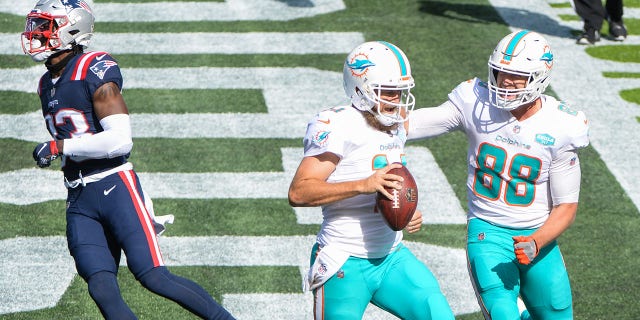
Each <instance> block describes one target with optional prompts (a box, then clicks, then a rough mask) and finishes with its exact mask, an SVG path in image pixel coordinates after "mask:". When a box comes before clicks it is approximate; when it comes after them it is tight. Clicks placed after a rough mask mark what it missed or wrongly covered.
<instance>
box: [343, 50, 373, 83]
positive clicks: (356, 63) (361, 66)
mask: <svg viewBox="0 0 640 320" xmlns="http://www.w3.org/2000/svg"><path fill="white" fill-rule="evenodd" d="M358 57H362V58H363V59H358ZM375 65H376V64H375V63H373V62H372V61H371V60H369V57H367V56H366V55H365V54H364V53H359V54H357V55H356V56H355V57H353V59H352V60H351V63H347V66H349V69H351V73H352V74H353V75H354V76H358V77H359V76H362V75H364V74H365V73H367V68H369V67H373V66H375Z"/></svg>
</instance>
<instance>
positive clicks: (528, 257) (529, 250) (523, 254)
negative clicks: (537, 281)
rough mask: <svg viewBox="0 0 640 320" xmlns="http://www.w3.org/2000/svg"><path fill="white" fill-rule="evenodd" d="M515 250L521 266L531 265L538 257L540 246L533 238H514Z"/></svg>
mask: <svg viewBox="0 0 640 320" xmlns="http://www.w3.org/2000/svg"><path fill="white" fill-rule="evenodd" d="M513 250H514V252H515V253H516V258H517V259H518V262H520V263H521V264H530V263H531V261H533V259H535V258H536V256H537V255H538V245H537V244H536V241H535V240H533V238H532V237H525V236H517V237H513Z"/></svg>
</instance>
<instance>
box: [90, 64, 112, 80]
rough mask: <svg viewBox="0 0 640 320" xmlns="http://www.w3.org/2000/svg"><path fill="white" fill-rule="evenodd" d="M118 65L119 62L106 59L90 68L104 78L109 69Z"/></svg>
mask: <svg viewBox="0 0 640 320" xmlns="http://www.w3.org/2000/svg"><path fill="white" fill-rule="evenodd" d="M117 65H118V63H116V62H115V61H111V60H105V61H98V62H97V63H96V64H94V65H92V66H91V68H89V69H90V70H91V72H93V73H95V74H96V76H98V78H100V79H101V80H102V79H103V78H104V74H105V73H106V72H107V70H109V68H111V67H113V66H117Z"/></svg>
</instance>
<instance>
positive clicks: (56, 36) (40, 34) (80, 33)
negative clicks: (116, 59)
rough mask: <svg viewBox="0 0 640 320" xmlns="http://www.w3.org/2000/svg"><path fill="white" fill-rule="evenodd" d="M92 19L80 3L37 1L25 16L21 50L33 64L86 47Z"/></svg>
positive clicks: (76, 1) (89, 38)
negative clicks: (62, 52)
mask: <svg viewBox="0 0 640 320" xmlns="http://www.w3.org/2000/svg"><path fill="white" fill-rule="evenodd" d="M94 20H95V18H94V16H93V13H92V12H91V8H90V7H89V5H88V4H87V3H86V2H85V1H83V0H40V1H38V3H37V4H36V6H35V7H34V8H33V10H31V12H30V13H29V14H28V15H27V24H26V25H25V28H24V32H23V33H22V36H21V38H22V50H23V51H24V53H26V54H28V55H30V56H31V58H32V59H33V60H34V61H38V62H41V61H44V60H46V59H47V58H49V57H50V56H51V55H52V54H53V53H54V52H56V51H60V50H67V49H71V48H72V47H73V44H77V45H80V46H82V47H83V48H84V47H86V46H87V45H89V41H90V40H91V36H92V35H93V22H94Z"/></svg>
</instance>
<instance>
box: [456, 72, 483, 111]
mask: <svg viewBox="0 0 640 320" xmlns="http://www.w3.org/2000/svg"><path fill="white" fill-rule="evenodd" d="M482 86H486V84H485V83H484V82H482V81H480V79H478V78H473V79H469V80H467V81H464V82H461V83H460V84H459V85H458V86H457V87H455V88H454V89H453V90H452V91H451V92H450V93H449V95H448V97H449V101H451V103H453V105H455V106H456V108H458V110H459V111H460V113H461V114H462V113H463V110H462V108H463V107H464V106H465V105H473V104H475V102H476V101H477V100H478V91H479V90H480V87H482Z"/></svg>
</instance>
